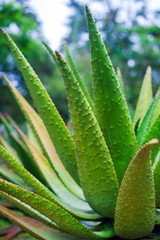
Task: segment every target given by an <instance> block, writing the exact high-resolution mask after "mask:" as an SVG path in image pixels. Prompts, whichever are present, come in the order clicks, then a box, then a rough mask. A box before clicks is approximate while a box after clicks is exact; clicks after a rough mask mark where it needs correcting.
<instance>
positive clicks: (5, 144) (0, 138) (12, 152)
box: [0, 134, 21, 163]
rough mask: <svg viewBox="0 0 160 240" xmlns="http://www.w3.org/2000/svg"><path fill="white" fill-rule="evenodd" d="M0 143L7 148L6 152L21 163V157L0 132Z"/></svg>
mask: <svg viewBox="0 0 160 240" xmlns="http://www.w3.org/2000/svg"><path fill="white" fill-rule="evenodd" d="M0 143H1V144H2V145H3V146H4V147H5V148H6V149H7V150H8V152H9V153H10V154H11V155H12V156H13V157H14V158H15V159H16V160H17V161H18V162H19V163H21V159H20V157H19V155H18V153H17V152H16V150H15V149H14V148H13V147H12V146H11V145H10V144H9V143H8V142H7V141H6V140H5V138H4V137H2V136H1V134H0Z"/></svg>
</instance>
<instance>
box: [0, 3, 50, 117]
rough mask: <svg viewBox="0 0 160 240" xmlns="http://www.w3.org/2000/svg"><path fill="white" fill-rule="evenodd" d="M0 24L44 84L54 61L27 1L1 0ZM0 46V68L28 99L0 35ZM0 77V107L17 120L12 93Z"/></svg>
mask: <svg viewBox="0 0 160 240" xmlns="http://www.w3.org/2000/svg"><path fill="white" fill-rule="evenodd" d="M0 25H1V27H2V28H4V29H5V30H6V31H7V32H8V33H9V34H10V36H11V37H12V38H13V40H14V41H15V42H16V44H17V45H18V46H19V48H20V49H21V51H22V52H23V54H24V55H25V57H26V58H27V59H28V61H29V62H30V64H31V65H32V66H33V68H34V70H35V71H36V72H37V73H38V75H39V77H40V78H41V80H42V81H43V83H44V84H45V85H47V84H48V80H49V79H50V78H51V77H52V75H53V71H54V65H53V64H52V61H51V59H50V57H49V56H48V53H47V52H46V50H45V49H44V47H43V46H42V43H41V41H42V39H43V36H42V34H41V32H40V22H39V21H38V20H37V17H36V15H35V14H34V13H33V10H32V9H30V8H29V7H28V6H27V1H24V0H7V1H5V0H1V4H0ZM43 40H44V39H43ZM0 49H1V56H0V71H1V72H3V73H4V74H6V75H7V76H8V78H9V79H10V80H11V81H12V83H13V84H14V85H15V86H16V87H17V88H19V90H20V91H21V92H22V94H23V95H25V96H26V97H27V98H28V99H29V96H28V94H27V91H26V87H25V85H24V81H22V76H21V74H20V72H19V70H18V67H17V64H16V63H15V60H14V58H13V57H12V55H11V54H10V52H9V50H8V49H7V47H6V44H5V42H4V41H3V39H2V38H0ZM0 81H1V82H2V84H1V88H0V111H2V112H5V111H6V112H8V113H10V114H12V116H16V119H17V120H21V114H17V112H18V111H19V109H18V107H17V105H16V103H14V104H13V97H12V95H11V94H10V92H9V90H8V88H7V87H6V85H5V84H4V82H3V81H2V79H1V80H0ZM10 103H12V106H10Z"/></svg>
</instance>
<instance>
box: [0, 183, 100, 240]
mask: <svg viewBox="0 0 160 240" xmlns="http://www.w3.org/2000/svg"><path fill="white" fill-rule="evenodd" d="M0 189H1V191H3V192H5V193H7V194H9V195H11V196H13V197H16V198H17V199H19V200H20V201H22V202H24V203H26V204H28V205H29V206H31V207H32V208H34V209H35V210H37V211H38V212H40V213H41V214H42V215H44V216H46V217H47V218H49V219H51V221H53V222H55V223H56V224H57V228H58V229H59V230H61V231H62V232H66V233H69V234H71V235H73V236H77V237H81V238H91V239H92V238H93V239H98V238H99V237H98V236H97V235H96V234H94V233H92V232H91V231H90V230H89V229H87V228H86V227H84V226H83V225H82V224H81V223H80V222H79V221H78V220H77V219H76V218H74V217H73V216H72V215H71V214H70V213H69V212H67V211H65V210H64V209H63V208H61V207H59V206H57V205H56V204H54V203H53V202H50V201H49V200H47V199H45V198H43V197H40V196H38V195H36V194H35V193H33V192H30V191H28V190H26V189H23V188H21V187H18V186H16V185H14V184H12V183H9V182H7V181H4V180H0Z"/></svg>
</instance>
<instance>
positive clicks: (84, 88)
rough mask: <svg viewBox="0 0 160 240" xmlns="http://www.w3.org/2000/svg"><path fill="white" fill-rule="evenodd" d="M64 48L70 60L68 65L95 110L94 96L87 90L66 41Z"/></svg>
mask: <svg viewBox="0 0 160 240" xmlns="http://www.w3.org/2000/svg"><path fill="white" fill-rule="evenodd" d="M64 50H65V56H66V60H67V62H68V65H69V67H70V69H71V70H72V71H73V74H74V76H75V78H76V80H77V82H78V83H79V85H80V88H81V90H82V92H83V93H84V95H85V97H86V98H87V101H88V103H89V105H90V107H91V108H92V109H93V111H94V104H93V101H92V98H91V96H90V94H89V92H88V90H87V88H86V86H85V84H84V82H83V80H82V79H81V77H80V74H79V72H78V69H77V67H76V65H75V64H74V62H73V59H72V57H71V55H70V52H69V50H68V47H67V44H66V43H65V44H64Z"/></svg>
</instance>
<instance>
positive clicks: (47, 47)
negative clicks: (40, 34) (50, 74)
mask: <svg viewBox="0 0 160 240" xmlns="http://www.w3.org/2000/svg"><path fill="white" fill-rule="evenodd" d="M43 45H44V46H45V48H46V49H47V51H48V52H49V54H50V56H51V57H52V59H53V61H54V63H55V64H56V67H57V68H58V69H59V65H58V60H57V57H56V55H55V53H54V52H53V51H52V49H51V48H50V47H49V46H48V45H47V44H46V43H45V42H43Z"/></svg>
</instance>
